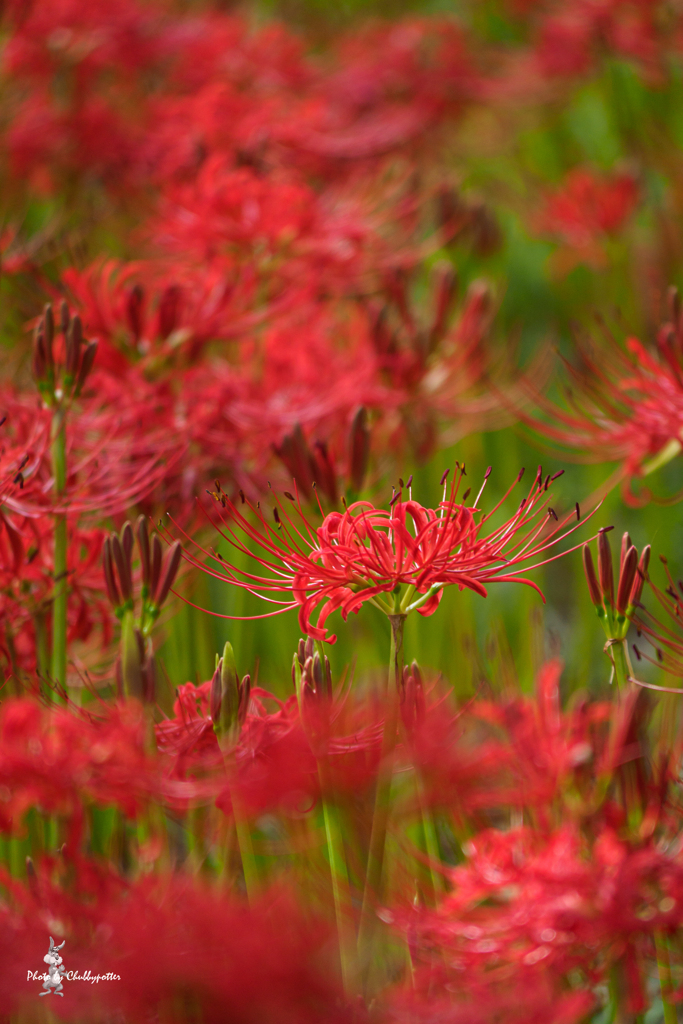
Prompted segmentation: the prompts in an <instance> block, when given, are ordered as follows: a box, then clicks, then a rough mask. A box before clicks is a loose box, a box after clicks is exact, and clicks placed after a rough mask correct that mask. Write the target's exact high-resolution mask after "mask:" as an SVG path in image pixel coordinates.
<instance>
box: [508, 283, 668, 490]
mask: <svg viewBox="0 0 683 1024" xmlns="http://www.w3.org/2000/svg"><path fill="white" fill-rule="evenodd" d="M670 307H671V321H670V322H668V323H665V324H664V325H663V326H662V327H661V328H660V330H659V331H658V333H657V338H656V348H654V349H652V348H646V347H645V345H643V344H642V342H640V341H639V340H638V339H637V338H633V337H631V338H628V339H627V340H626V351H624V349H623V348H622V347H621V345H619V344H618V343H617V342H616V340H614V339H612V338H610V339H609V340H608V342H607V347H606V350H605V349H604V348H601V349H599V348H598V346H597V345H594V344H590V343H582V344H580V345H579V357H580V362H579V363H578V365H577V366H576V367H574V366H571V365H568V370H569V373H570V374H571V377H572V379H573V381H574V382H575V384H576V388H575V389H574V388H572V389H571V391H570V390H569V389H567V399H568V402H569V404H570V407H571V411H569V412H568V411H566V410H565V409H562V408H560V407H558V406H557V405H556V404H554V403H552V402H550V401H548V400H547V399H546V398H544V397H543V396H542V395H540V393H539V392H538V391H537V390H536V389H533V390H532V389H531V388H529V392H530V393H531V394H532V395H533V400H534V402H535V403H536V405H537V406H538V407H539V408H540V409H541V410H542V412H544V413H545V417H546V418H545V419H544V422H543V426H542V434H543V437H544V438H547V439H549V440H550V441H555V442H557V443H558V444H559V445H560V446H562V449H563V450H565V449H566V450H568V451H569V452H571V453H572V457H574V458H575V459H576V460H577V461H582V462H583V461H585V462H589V461H590V462H593V461H596V462H597V461H603V460H619V461H620V462H622V463H623V473H624V476H625V477H627V478H631V477H634V476H639V475H643V473H647V472H651V471H652V470H653V469H655V468H656V467H657V466H658V465H660V464H663V463H665V462H667V461H669V460H670V459H671V458H673V457H674V456H675V455H677V454H678V453H679V452H680V450H681V444H682V443H683V442H682V438H683V319H682V314H681V304H680V300H679V297H678V292H677V291H676V290H675V289H671V291H670ZM522 416H523V418H524V419H525V421H526V422H527V423H528V424H529V425H533V426H534V427H535V428H536V429H538V428H539V424H538V421H537V420H532V419H531V418H530V417H529V416H528V415H526V414H524V413H522ZM648 459H649V460H651V461H650V462H649V463H648V461H647V460H648ZM626 496H627V498H629V499H630V500H631V501H635V500H636V499H635V496H634V495H633V493H632V491H631V490H630V487H629V485H628V482H627V488H626Z"/></svg>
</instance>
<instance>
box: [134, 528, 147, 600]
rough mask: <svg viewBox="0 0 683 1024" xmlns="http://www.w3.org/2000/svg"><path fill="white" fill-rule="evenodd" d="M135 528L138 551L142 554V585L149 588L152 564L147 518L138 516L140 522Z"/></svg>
mask: <svg viewBox="0 0 683 1024" xmlns="http://www.w3.org/2000/svg"><path fill="white" fill-rule="evenodd" d="M135 526H136V533H137V537H138V551H139V552H140V565H141V567H142V583H143V586H145V587H149V575H150V568H151V563H150V550H149V534H148V532H147V517H146V516H138V521H137V523H136V524H135Z"/></svg>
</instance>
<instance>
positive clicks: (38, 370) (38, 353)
mask: <svg viewBox="0 0 683 1024" xmlns="http://www.w3.org/2000/svg"><path fill="white" fill-rule="evenodd" d="M31 369H32V372H33V379H34V380H35V381H36V383H39V382H40V381H43V380H45V377H46V375H47V359H46V357H45V338H44V336H43V330H42V326H41V325H40V324H38V326H37V327H36V329H35V331H34V332H33V360H32V367H31Z"/></svg>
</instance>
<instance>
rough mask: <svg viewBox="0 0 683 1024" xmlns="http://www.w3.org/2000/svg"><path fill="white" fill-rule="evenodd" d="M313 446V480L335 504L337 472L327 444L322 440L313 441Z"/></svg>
mask: <svg viewBox="0 0 683 1024" xmlns="http://www.w3.org/2000/svg"><path fill="white" fill-rule="evenodd" d="M313 448H314V449H315V453H314V455H313V462H314V463H315V473H314V476H315V481H316V483H317V484H318V487H319V488H320V490H321V491H322V492H323V494H325V495H327V497H328V498H329V500H330V501H331V502H332V503H333V504H335V503H336V501H337V474H336V471H335V468H334V463H333V461H332V458H331V457H330V453H329V452H328V450H327V445H326V444H325V442H324V441H315V442H314V444H313Z"/></svg>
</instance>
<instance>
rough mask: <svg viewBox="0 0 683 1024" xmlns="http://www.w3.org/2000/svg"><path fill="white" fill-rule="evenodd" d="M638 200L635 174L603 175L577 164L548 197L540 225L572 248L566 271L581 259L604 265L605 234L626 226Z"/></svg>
mask: <svg viewBox="0 0 683 1024" xmlns="http://www.w3.org/2000/svg"><path fill="white" fill-rule="evenodd" d="M637 200H638V188H637V185H636V182H635V180H634V178H633V177H632V176H631V175H629V174H615V175H613V176H612V177H611V178H605V179H600V178H598V177H596V176H595V175H594V174H591V173H590V172H589V171H586V170H582V169H580V168H577V169H576V170H574V171H571V172H570V173H569V174H568V175H567V178H566V180H565V182H564V183H563V185H562V186H561V187H560V188H559V189H558V190H557V191H556V192H555V193H553V194H551V195H549V196H548V197H547V200H546V205H545V209H544V210H543V211H542V212H541V213H540V214H539V217H538V222H537V223H538V229H539V230H540V231H541V232H543V233H545V234H549V235H552V236H554V237H556V238H558V240H559V241H560V242H561V243H563V245H564V246H565V247H566V249H567V250H568V251H567V252H566V254H565V256H564V258H563V261H562V268H563V270H564V271H567V270H569V269H571V265H572V264H573V263H574V262H580V261H585V262H587V263H589V264H591V265H593V266H597V267H600V266H602V265H603V264H604V262H605V260H606V258H607V257H606V253H605V251H604V241H605V238H606V237H607V236H609V235H613V234H615V233H616V232H617V231H618V230H619V229H620V228H621V227H622V225H623V224H624V222H625V221H626V219H627V218H628V217H629V216H630V214H631V213H632V212H633V210H634V208H635V205H636V202H637Z"/></svg>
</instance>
